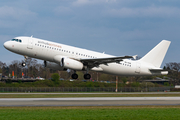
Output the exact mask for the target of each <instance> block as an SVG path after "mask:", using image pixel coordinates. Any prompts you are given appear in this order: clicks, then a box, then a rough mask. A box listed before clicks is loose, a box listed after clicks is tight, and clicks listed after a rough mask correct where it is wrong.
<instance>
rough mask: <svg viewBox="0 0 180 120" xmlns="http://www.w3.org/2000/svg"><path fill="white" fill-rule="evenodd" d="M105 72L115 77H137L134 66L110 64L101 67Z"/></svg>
mask: <svg viewBox="0 0 180 120" xmlns="http://www.w3.org/2000/svg"><path fill="white" fill-rule="evenodd" d="M100 67H101V68H102V69H103V72H105V73H108V74H114V75H125V76H126V75H127V76H128V75H136V74H135V69H134V67H133V66H131V67H130V66H123V65H120V64H116V63H110V64H108V65H100Z"/></svg>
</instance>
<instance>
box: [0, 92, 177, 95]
mask: <svg viewBox="0 0 180 120" xmlns="http://www.w3.org/2000/svg"><path fill="white" fill-rule="evenodd" d="M1 94H2V95H3V94H180V92H117V93H116V92H102V93H101V92H98V93H93V92H92V93H91V92H88V93H79V92H77V93H76V92H75V93H30V92H29V93H0V95H1Z"/></svg>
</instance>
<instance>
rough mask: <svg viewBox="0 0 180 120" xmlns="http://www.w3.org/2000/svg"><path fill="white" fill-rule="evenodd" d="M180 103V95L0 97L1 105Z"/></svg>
mask: <svg viewBox="0 0 180 120" xmlns="http://www.w3.org/2000/svg"><path fill="white" fill-rule="evenodd" d="M137 105H180V97H81V98H0V106H137Z"/></svg>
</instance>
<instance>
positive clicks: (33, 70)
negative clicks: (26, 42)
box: [0, 58, 180, 84]
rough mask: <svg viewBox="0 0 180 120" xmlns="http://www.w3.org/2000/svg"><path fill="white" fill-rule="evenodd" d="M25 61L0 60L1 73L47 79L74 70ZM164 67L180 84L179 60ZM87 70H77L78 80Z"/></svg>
mask: <svg viewBox="0 0 180 120" xmlns="http://www.w3.org/2000/svg"><path fill="white" fill-rule="evenodd" d="M22 62H23V61H18V60H14V61H12V62H11V63H10V64H9V65H7V64H6V63H3V62H1V61H0V73H2V75H3V76H7V77H12V71H14V75H15V77H17V78H21V77H22V73H24V77H29V78H36V77H42V78H45V79H51V76H52V74H53V73H58V74H59V76H60V78H63V79H65V80H66V79H71V74H72V73H73V71H71V70H68V71H58V70H52V69H49V68H46V67H44V64H43V63H38V61H37V60H36V59H34V58H28V59H27V63H26V67H22ZM164 69H167V70H169V74H168V75H167V76H166V78H168V79H170V80H171V83H170V84H180V63H177V62H169V63H166V65H165V66H164ZM84 73H85V71H77V74H78V75H79V78H78V80H83V79H84V78H83V75H84ZM89 73H90V74H91V76H92V79H91V80H96V81H111V82H112V81H115V80H116V76H114V75H109V74H104V73H98V72H93V71H90V72H89ZM155 77H157V76H146V77H122V76H119V77H118V79H119V80H120V81H121V82H122V83H126V82H127V81H130V82H138V81H140V80H144V79H145V80H150V79H154V78H155ZM158 77H162V78H163V77H164V76H158Z"/></svg>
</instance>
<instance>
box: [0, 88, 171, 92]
mask: <svg viewBox="0 0 180 120" xmlns="http://www.w3.org/2000/svg"><path fill="white" fill-rule="evenodd" d="M171 88H174V87H147V88H141V87H118V91H117V92H165V91H170V89H171ZM115 91H116V88H112V87H0V92H115Z"/></svg>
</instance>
